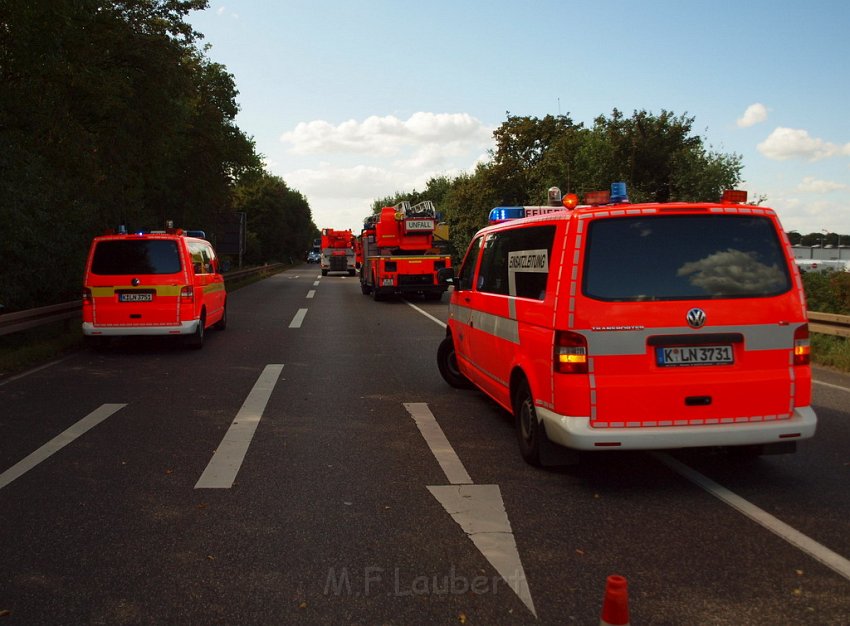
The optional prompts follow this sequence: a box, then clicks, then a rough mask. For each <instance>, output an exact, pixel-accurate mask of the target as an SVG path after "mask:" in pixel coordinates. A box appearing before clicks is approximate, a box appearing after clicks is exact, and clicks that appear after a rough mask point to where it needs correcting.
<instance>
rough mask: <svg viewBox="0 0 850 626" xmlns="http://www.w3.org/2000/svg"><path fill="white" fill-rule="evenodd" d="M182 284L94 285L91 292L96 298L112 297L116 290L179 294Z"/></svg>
mask: <svg viewBox="0 0 850 626" xmlns="http://www.w3.org/2000/svg"><path fill="white" fill-rule="evenodd" d="M181 287H182V286H181V285H145V286H143V287H142V286H139V287H133V286H131V285H116V286H114V287H92V288H91V293H92V296H93V297H95V298H111V297H112V296H114V295H115V292H116V291H119V290H120V291H150V290H151V289H153V290H154V291H155V292H156V295H158V296H179V295H180V289H181Z"/></svg>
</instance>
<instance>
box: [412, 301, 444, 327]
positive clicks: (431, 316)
mask: <svg viewBox="0 0 850 626" xmlns="http://www.w3.org/2000/svg"><path fill="white" fill-rule="evenodd" d="M405 302H406V303H407V306H409V307H410V308H412V309H413V310H414V311H418V312H419V313H421V314H422V315H424V316H425V317H427V318H428V319H429V320H431V321H432V322H436V323H437V324H439V325H440V326H442V327H443V328H445V327H446V323H445V322H443V321H441V320H438V319H437V318H436V317H434V316H433V315H431V314H430V313H428V312H427V311H423V310H422V309H420V308H419V307H418V306H416V305H415V304H413V303H412V302H410V301H409V300H405Z"/></svg>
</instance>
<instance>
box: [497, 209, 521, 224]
mask: <svg viewBox="0 0 850 626" xmlns="http://www.w3.org/2000/svg"><path fill="white" fill-rule="evenodd" d="M521 217H525V209H524V208H523V207H521V206H497V207H496V208H495V209H491V210H490V218H489V219H490V223H491V224H495V223H497V222H504V221H506V220H515V219H519V218H521Z"/></svg>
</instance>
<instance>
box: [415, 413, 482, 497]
mask: <svg viewBox="0 0 850 626" xmlns="http://www.w3.org/2000/svg"><path fill="white" fill-rule="evenodd" d="M404 408H406V409H407V412H408V413H410V416H411V417H412V418H413V421H414V422H416V426H417V427H418V428H419V432H420V433H422V436H423V437H424V438H425V443H427V444H428V447H429V448H431V452H432V453H433V455H434V456H435V457H436V458H437V463H439V464H440V467H441V468H442V469H443V472H444V473H445V474H446V478H447V479H448V480H449V482H450V483H451V484H452V485H461V484H463V485H471V484H472V479H471V478H470V477H469V474H467V472H466V469H465V468H464V467H463V463H461V461H460V457H458V455H457V453H456V452H455V451H454V449H453V448H452V445H451V444H450V443H449V440H448V439H447V438H446V434H445V433H444V432H443V429H442V428H440V425H439V424H438V423H437V419H436V418H435V417H434V415H433V413H431V410H430V409H429V408H428V405H427V404H425V403H424V402H410V403H405V405H404Z"/></svg>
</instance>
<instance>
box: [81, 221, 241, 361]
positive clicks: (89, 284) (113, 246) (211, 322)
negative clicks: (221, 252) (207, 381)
mask: <svg viewBox="0 0 850 626" xmlns="http://www.w3.org/2000/svg"><path fill="white" fill-rule="evenodd" d="M226 325H227V292H226V290H225V287H224V277H223V276H222V275H221V273H220V269H219V259H218V257H217V256H216V254H215V250H214V249H213V247H212V245H211V244H210V242H208V241H206V240H205V239H202V238H200V237H189V236H186V235H185V234H184V233H183V231H182V230H180V229H169V230H167V231H161V232H150V233H136V234H115V235H104V236H102V237H95V239H94V241H93V242H92V244H91V248H90V250H89V256H88V261H87V263H86V271H85V278H84V284H83V334H84V335H85V336H86V337H88V338H90V340H91V341H95V342H98V343H103V342H105V341H107V340H108V339H109V338H110V337H117V336H129V335H180V336H183V337H184V340H185V341H186V343H187V344H188V345H189V346H192V347H195V348H201V347H202V346H203V343H204V334H205V332H206V329H207V328H209V327H210V326H215V327H216V328H219V329H224V328H225V327H226Z"/></svg>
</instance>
